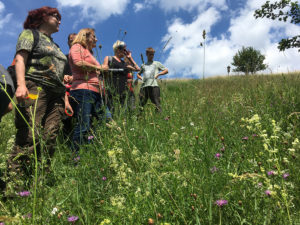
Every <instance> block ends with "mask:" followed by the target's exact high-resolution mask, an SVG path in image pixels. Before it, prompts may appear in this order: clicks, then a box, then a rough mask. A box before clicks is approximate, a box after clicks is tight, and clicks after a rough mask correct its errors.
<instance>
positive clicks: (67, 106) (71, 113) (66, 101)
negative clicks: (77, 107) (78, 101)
mask: <svg viewBox="0 0 300 225" xmlns="http://www.w3.org/2000/svg"><path fill="white" fill-rule="evenodd" d="M65 111H67V112H68V113H69V114H70V115H71V116H73V113H74V111H73V109H72V107H71V104H70V101H69V96H68V94H67V92H66V93H65Z"/></svg>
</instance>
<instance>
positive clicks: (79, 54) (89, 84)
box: [69, 43, 100, 93]
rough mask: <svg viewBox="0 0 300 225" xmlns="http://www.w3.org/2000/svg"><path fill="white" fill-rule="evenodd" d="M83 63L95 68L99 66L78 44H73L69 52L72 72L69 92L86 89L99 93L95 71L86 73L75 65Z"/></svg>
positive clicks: (87, 51)
mask: <svg viewBox="0 0 300 225" xmlns="http://www.w3.org/2000/svg"><path fill="white" fill-rule="evenodd" d="M80 61H85V62H88V63H90V64H93V65H95V66H99V65H100V64H99V63H98V61H97V60H96V59H95V57H94V56H93V55H92V54H91V52H90V51H89V50H88V49H86V48H84V47H83V46H82V45H80V44H78V43H77V44H74V45H73V46H72V47H71V49H70V51H69V63H70V67H71V70H72V76H73V82H72V87H71V90H78V89H88V90H91V91H94V92H97V93H99V79H98V76H97V74H96V72H95V71H92V72H88V71H85V70H84V69H82V67H78V66H76V65H75V63H77V62H80Z"/></svg>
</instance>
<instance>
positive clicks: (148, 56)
mask: <svg viewBox="0 0 300 225" xmlns="http://www.w3.org/2000/svg"><path fill="white" fill-rule="evenodd" d="M146 55H147V58H148V61H153V58H154V52H147V54H146Z"/></svg>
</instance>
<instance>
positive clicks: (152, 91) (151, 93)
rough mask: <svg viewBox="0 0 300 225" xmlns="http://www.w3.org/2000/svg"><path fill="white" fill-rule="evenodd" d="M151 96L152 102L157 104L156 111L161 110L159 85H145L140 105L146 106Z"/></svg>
mask: <svg viewBox="0 0 300 225" xmlns="http://www.w3.org/2000/svg"><path fill="white" fill-rule="evenodd" d="M149 98H150V100H151V102H152V103H153V104H155V107H156V111H158V112H161V111H162V110H161V106H160V88H159V87H157V86H156V87H151V86H148V87H143V88H141V90H140V105H141V107H144V105H145V104H146V103H147V101H148V99H149Z"/></svg>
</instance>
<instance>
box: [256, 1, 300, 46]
mask: <svg viewBox="0 0 300 225" xmlns="http://www.w3.org/2000/svg"><path fill="white" fill-rule="evenodd" d="M254 16H255V18H256V19H257V18H259V17H261V18H264V17H266V18H270V19H272V20H279V21H283V22H287V21H289V22H290V23H292V24H298V23H299V22H300V8H299V4H298V1H291V0H280V1H278V2H277V1H276V2H275V3H270V1H267V2H266V3H265V4H264V5H262V6H261V9H257V10H256V11H255V13H254ZM278 48H279V50H280V51H284V50H286V49H288V48H298V51H300V35H296V36H294V37H291V38H285V39H282V40H281V41H280V42H279V45H278Z"/></svg>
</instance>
